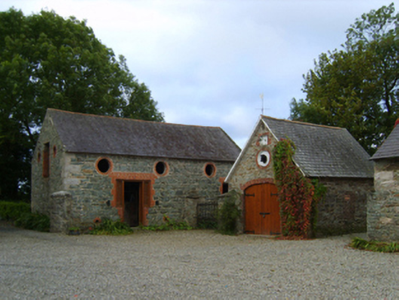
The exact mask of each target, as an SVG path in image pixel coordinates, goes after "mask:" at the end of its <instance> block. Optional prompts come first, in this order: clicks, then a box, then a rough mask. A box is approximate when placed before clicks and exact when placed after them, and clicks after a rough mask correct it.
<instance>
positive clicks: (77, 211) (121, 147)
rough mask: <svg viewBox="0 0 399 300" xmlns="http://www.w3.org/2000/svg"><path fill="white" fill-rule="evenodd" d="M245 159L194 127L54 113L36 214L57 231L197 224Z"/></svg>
mask: <svg viewBox="0 0 399 300" xmlns="http://www.w3.org/2000/svg"><path fill="white" fill-rule="evenodd" d="M239 153H240V149H239V147H238V146H237V145H236V144H235V143H234V142H233V140H232V139H231V138H230V137H229V136H228V135H227V134H226V133H225V132H224V131H223V130H222V129H221V128H219V127H204V126H188V125H178V124H169V123H162V122H149V121H140V120H133V119H125V118H116V117H109V116H97V115H89V114H82V113H73V112H67V111H61V110H55V109H48V110H47V113H46V116H45V119H44V122H43V126H42V129H41V132H40V136H39V139H38V142H37V145H36V148H35V150H34V153H33V160H32V210H33V211H34V212H40V213H44V214H47V215H50V217H51V230H52V231H65V230H66V229H67V227H68V226H89V225H90V224H92V223H93V222H94V221H95V220H100V219H101V218H111V219H114V220H116V219H118V218H120V219H121V220H122V221H123V222H125V223H127V224H129V225H131V226H138V225H139V224H143V225H159V224H161V223H162V219H163V217H164V216H165V215H167V216H168V217H170V218H171V219H174V220H180V221H183V220H184V221H187V222H188V224H190V225H195V223H196V207H197V204H198V203H206V202H211V201H214V200H215V198H216V197H217V196H218V195H219V194H221V193H222V192H223V187H224V188H226V185H224V179H225V177H226V175H227V173H228V171H229V170H230V168H231V167H232V165H233V163H234V161H235V159H236V158H237V156H238V154H239Z"/></svg>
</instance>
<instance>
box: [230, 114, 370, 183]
mask: <svg viewBox="0 0 399 300" xmlns="http://www.w3.org/2000/svg"><path fill="white" fill-rule="evenodd" d="M262 123H263V124H264V125H265V126H266V127H267V128H268V129H269V131H270V132H271V133H272V135H273V136H274V138H275V139H277V140H280V139H282V138H290V139H291V140H292V141H293V142H294V143H295V146H296V148H297V149H296V152H295V155H294V161H295V163H296V164H297V166H298V167H299V168H300V169H301V170H302V172H303V173H304V174H305V176H307V177H339V178H373V177H374V166H373V162H371V161H370V160H369V158H370V156H369V155H368V154H367V152H366V151H365V150H364V149H363V148H362V146H360V144H359V143H358V142H357V141H356V140H355V139H354V138H353V137H352V135H351V134H350V133H349V132H348V131H347V130H346V129H344V128H339V127H330V126H322V125H316V124H310V123H303V122H296V121H288V120H282V119H275V118H271V117H267V116H261V118H260V120H259V121H258V123H257V125H256V126H255V129H254V131H253V132H252V134H251V137H250V139H249V140H248V143H247V144H246V145H245V147H244V149H243V150H242V151H241V154H240V155H239V157H238V159H237V160H236V162H235V163H234V165H233V167H232V168H231V170H230V172H229V174H228V175H227V177H226V180H225V181H226V182H229V181H230V179H231V177H232V176H234V175H233V174H234V170H235V169H236V168H237V167H238V166H239V165H240V161H241V159H242V157H243V156H244V153H245V152H246V150H247V148H248V147H250V146H251V145H250V141H251V139H252V137H253V136H255V135H256V134H257V133H258V130H259V127H260V125H261V124H262Z"/></svg>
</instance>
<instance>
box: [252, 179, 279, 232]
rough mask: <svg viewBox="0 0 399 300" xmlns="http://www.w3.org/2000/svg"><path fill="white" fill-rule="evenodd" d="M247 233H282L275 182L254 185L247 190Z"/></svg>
mask: <svg viewBox="0 0 399 300" xmlns="http://www.w3.org/2000/svg"><path fill="white" fill-rule="evenodd" d="M245 233H252V234H265V235H276V234H280V233H281V222H280V206H279V202H278V194H277V188H276V186H275V185H274V184H271V183H264V184H257V185H252V186H250V187H248V188H247V189H246V190H245Z"/></svg>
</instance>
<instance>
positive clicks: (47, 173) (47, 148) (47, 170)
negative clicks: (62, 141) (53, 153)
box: [43, 143, 50, 178]
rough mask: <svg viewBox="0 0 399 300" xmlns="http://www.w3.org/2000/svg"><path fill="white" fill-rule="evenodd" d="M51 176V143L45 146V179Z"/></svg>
mask: <svg viewBox="0 0 399 300" xmlns="http://www.w3.org/2000/svg"><path fill="white" fill-rule="evenodd" d="M49 176H50V143H45V144H44V149H43V177H45V178H47V177H49Z"/></svg>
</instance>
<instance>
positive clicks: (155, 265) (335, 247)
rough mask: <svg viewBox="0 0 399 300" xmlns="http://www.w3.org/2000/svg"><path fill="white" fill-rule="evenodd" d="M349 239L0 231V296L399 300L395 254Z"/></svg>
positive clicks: (209, 233) (199, 232)
mask: <svg viewBox="0 0 399 300" xmlns="http://www.w3.org/2000/svg"><path fill="white" fill-rule="evenodd" d="M363 237H364V235H363ZM350 240H351V236H349V235H346V236H341V237H334V238H326V239H318V240H311V241H276V240H271V239H267V238H264V237H255V236H248V235H240V236H223V235H220V234H216V233H214V232H213V231H205V230H192V231H170V232H146V231H144V232H143V231H139V232H136V233H135V234H133V235H130V236H122V237H118V236H113V237H104V236H89V235H82V236H67V235H61V234H54V233H39V232H34V231H29V230H21V229H15V228H12V227H7V226H1V225H0V298H1V299H354V298H357V299H399V283H398V279H399V255H396V254H381V253H372V252H364V251H357V250H353V249H350V248H348V247H346V245H347V244H348V243H349V242H350Z"/></svg>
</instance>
